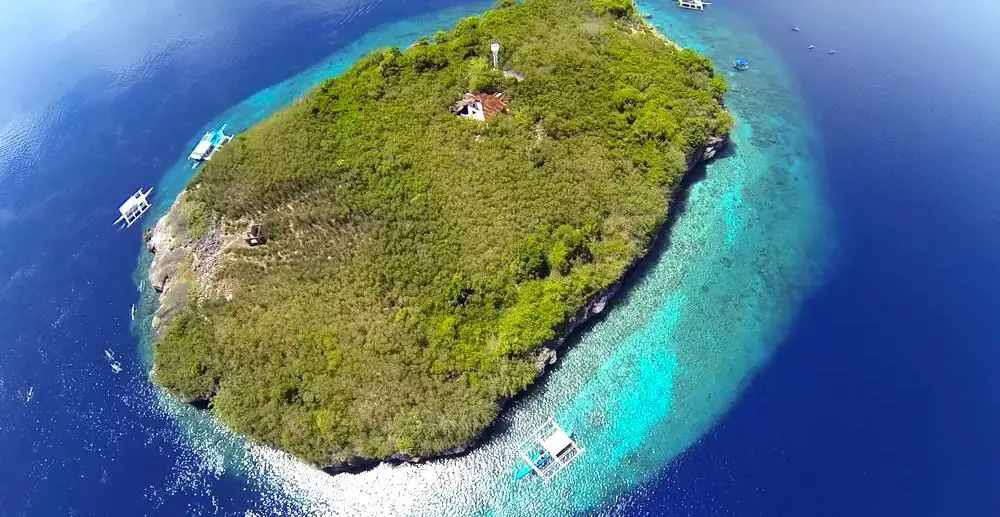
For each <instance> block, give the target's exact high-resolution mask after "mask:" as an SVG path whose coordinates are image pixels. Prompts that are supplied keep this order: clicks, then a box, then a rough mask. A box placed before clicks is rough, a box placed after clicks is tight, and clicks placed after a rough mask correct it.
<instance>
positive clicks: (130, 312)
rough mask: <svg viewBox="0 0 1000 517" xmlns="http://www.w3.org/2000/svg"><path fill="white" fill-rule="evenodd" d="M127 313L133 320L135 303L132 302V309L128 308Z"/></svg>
mask: <svg viewBox="0 0 1000 517" xmlns="http://www.w3.org/2000/svg"><path fill="white" fill-rule="evenodd" d="M128 314H129V316H130V317H131V318H132V320H133V321H134V320H135V304H134V303H133V304H132V309H131V310H129V312H128Z"/></svg>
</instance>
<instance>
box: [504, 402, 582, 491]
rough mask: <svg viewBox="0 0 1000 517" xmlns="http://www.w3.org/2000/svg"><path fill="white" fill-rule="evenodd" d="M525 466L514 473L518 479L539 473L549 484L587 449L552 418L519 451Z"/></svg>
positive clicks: (522, 444)
mask: <svg viewBox="0 0 1000 517" xmlns="http://www.w3.org/2000/svg"><path fill="white" fill-rule="evenodd" d="M518 449H519V451H518V452H519V454H520V456H521V459H522V460H524V463H525V464H524V465H522V466H521V468H520V469H518V471H517V472H516V473H515V474H514V479H515V480H520V479H522V478H524V477H527V476H528V475H529V474H532V473H534V474H536V475H538V477H540V478H542V480H543V481H545V482H546V483H548V482H549V481H551V480H552V478H554V477H555V476H556V474H558V473H559V472H560V471H562V470H563V469H564V468H566V467H568V466H569V465H570V464H571V463H573V462H574V461H576V460H577V458H579V457H580V455H581V454H583V451H584V449H583V448H582V447H580V446H579V445H577V443H576V440H574V439H573V437H572V436H571V433H569V432H567V431H566V430H565V429H563V428H562V427H561V426H560V425H559V424H558V423H556V421H555V419H553V418H550V419H548V420H547V421H546V422H545V423H544V424H542V426H541V427H539V428H538V429H536V430H535V432H533V433H531V436H530V437H529V438H528V439H527V440H525V441H524V442H523V443H521V446H520V447H519V448H518Z"/></svg>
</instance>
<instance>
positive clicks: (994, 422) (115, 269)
mask: <svg viewBox="0 0 1000 517" xmlns="http://www.w3.org/2000/svg"><path fill="white" fill-rule="evenodd" d="M816 4H819V5H816ZM488 6H489V4H488V3H485V2H463V1H447V2H430V1H429V0H413V1H407V0H383V1H377V0H375V1H358V0H332V1H331V0H309V1H304V0H266V1H260V2H254V3H252V4H250V3H225V4H223V3H216V2H202V3H198V4H196V3H192V2H185V1H180V0H168V1H166V2H160V3H157V4H155V5H145V4H144V5H138V4H133V3H126V2H123V1H121V0H42V1H39V2H31V3H23V2H22V3H14V2H9V3H4V4H0V74H2V75H0V77H3V80H2V81H0V314H2V315H3V316H2V318H0V414H2V415H3V416H4V418H3V419H2V420H0V459H2V465H3V466H2V468H0V472H2V473H3V481H4V483H3V486H2V488H0V515H129V516H131V515H279V514H280V515H313V514H315V515H323V514H430V515H441V514H457V515H466V514H472V513H478V514H492V515H563V514H590V513H597V514H602V515H661V514H671V515H872V514H886V513H891V514H908V515H997V514H1000V495H997V494H996V492H995V489H994V488H995V487H996V486H998V485H1000V445H998V444H997V442H996V441H995V440H994V437H996V436H1000V416H998V414H1000V412H998V410H1000V402H998V401H1000V398H998V393H1000V380H998V379H997V376H995V375H993V371H995V370H996V367H997V366H1000V356H998V354H1000V352H998V351H997V350H996V346H995V343H996V339H994V338H995V337H996V336H1000V328H998V327H1000V320H998V319H997V318H995V317H992V314H991V312H992V310H993V308H994V307H998V306H1000V304H998V302H1000V289H998V286H997V285H996V284H997V283H998V280H997V279H998V278H1000V275H998V274H997V273H998V271H997V269H998V266H997V261H996V260H995V259H994V258H993V255H994V254H995V253H996V250H998V249H1000V237H998V233H997V231H996V228H997V223H998V222H1000V212H998V210H997V208H996V203H995V201H996V200H997V199H998V195H997V194H998V192H1000V177H998V176H997V175H996V174H995V172H996V170H997V169H996V167H995V166H993V162H992V161H991V158H992V156H991V154H992V151H993V147H994V146H996V145H997V144H998V143H1000V123H998V122H997V120H998V115H1000V113H998V112H1000V108H997V107H996V103H995V102H994V101H995V99H997V98H1000V53H994V52H991V50H992V49H993V47H994V46H995V45H992V39H993V37H992V32H991V30H992V28H993V27H995V26H996V24H997V22H1000V5H994V3H991V2H988V1H986V0H972V1H970V2H967V3H965V4H963V6H962V9H961V11H958V10H953V9H954V8H953V7H951V8H950V7H949V6H948V5H946V4H938V3H931V2H917V3H914V2H904V1H902V0H887V1H884V2H880V3H876V4H864V5H863V6H862V5H861V4H852V3H845V2H838V3H833V2H829V3H804V2H794V1H792V0H769V1H766V2H765V1H764V0H746V1H743V2H733V1H716V2H714V3H713V5H712V6H710V7H709V8H708V10H706V11H705V12H699V13H694V12H686V11H681V10H678V9H675V8H674V7H672V6H671V5H670V4H669V2H667V1H666V0H642V1H640V2H639V6H640V8H641V10H642V11H643V12H646V13H649V15H650V23H652V24H654V25H655V26H657V27H658V28H659V29H660V30H662V31H663V32H664V33H666V34H667V35H668V37H670V38H671V39H672V40H674V41H676V42H677V43H680V44H681V45H684V46H687V47H691V48H695V49H697V50H699V51H701V52H704V53H705V54H706V55H708V56H709V57H710V58H711V59H712V60H713V61H714V62H715V63H716V65H717V67H718V69H719V70H720V73H724V74H726V76H727V78H728V79H729V81H730V85H731V89H730V93H729V94H728V96H727V103H728V105H729V107H730V109H731V110H732V111H733V112H734V114H735V115H736V116H737V119H738V125H737V128H736V130H735V131H734V133H733V142H734V145H733V148H732V151H731V152H730V153H728V154H727V155H726V156H725V157H723V158H722V159H720V160H717V161H716V162H714V163H713V164H711V165H709V166H708V167H706V168H705V170H703V171H699V172H698V173H697V174H696V175H695V176H694V177H693V179H692V184H691V186H690V188H689V190H688V194H687V196H686V197H685V199H684V200H683V201H682V202H681V203H679V204H678V205H677V206H676V207H675V210H674V212H673V213H672V220H673V222H672V223H671V225H670V232H669V235H668V236H667V237H666V238H664V239H661V241H659V242H658V243H657V245H656V246H655V247H654V250H653V253H652V254H651V256H650V259H649V260H647V261H646V262H645V263H644V264H643V266H642V267H641V268H640V269H639V271H637V272H636V273H635V274H634V275H632V276H631V277H630V278H629V282H628V287H629V289H628V291H627V293H625V294H624V295H623V296H622V297H620V298H619V299H618V300H617V301H616V302H615V303H614V304H613V307H611V308H610V309H609V310H608V311H607V313H606V314H605V315H604V316H603V317H602V318H601V319H600V321H598V322H596V323H594V324H593V325H590V326H588V328H587V329H585V330H584V331H583V332H581V334H580V335H579V336H578V338H577V339H575V340H574V343H573V344H572V347H571V348H570V349H569V350H568V351H567V352H563V353H562V355H563V357H562V359H561V361H560V364H559V366H558V368H557V369H556V370H555V371H554V372H553V373H552V374H551V375H549V376H548V378H547V379H546V381H545V383H544V384H542V385H541V386H540V387H539V388H538V389H535V390H533V391H532V392H531V393H530V394H529V395H528V396H526V397H524V398H522V399H520V401H519V402H518V404H516V407H514V408H513V409H512V410H511V411H509V412H507V413H505V415H504V416H503V418H502V419H501V421H500V422H499V423H498V425H497V432H496V433H495V434H494V436H493V438H491V439H490V440H489V441H487V443H485V444H484V445H483V446H482V447H480V448H479V449H477V450H476V451H474V452H473V453H471V454H469V455H467V456H464V457H461V458H455V459H449V460H443V461H437V462H432V463H430V464H427V465H421V466H412V465H402V466H389V465H382V466H380V467H378V468H376V469H374V470H372V471H369V472H365V473H361V474H357V475H351V474H346V475H338V476H333V477H331V476H327V475H325V474H322V473H319V472H317V471H315V470H313V469H311V468H309V467H306V466H304V465H301V464H299V463H298V462H296V461H295V460H293V459H291V458H289V457H287V456H285V455H283V454H281V453H279V452H276V451H273V450H270V449H266V448H262V447H259V446H255V445H251V444H248V443H246V442H245V441H244V440H242V439H241V438H240V437H238V436H234V435H233V434H232V433H229V432H228V431H226V430H225V429H223V428H221V427H219V426H218V425H216V424H215V423H214V422H212V421H211V419H209V418H207V416H206V415H205V414H204V413H201V412H198V411H195V410H193V409H191V408H188V407H186V406H184V405H182V404H179V403H177V402H176V401H174V400H172V399H170V398H169V397H167V396H164V395H163V394H162V393H160V392H159V391H158V390H157V389H155V388H154V387H152V386H151V385H150V384H149V382H148V380H147V372H148V368H149V346H150V345H149V335H148V323H149V318H150V317H151V313H152V310H153V308H154V306H155V305H154V304H155V296H154V295H153V293H152V292H151V291H150V289H149V287H148V286H147V285H145V282H143V276H144V268H145V267H146V265H147V264H148V255H145V254H144V253H143V251H142V229H143V228H147V227H149V226H150V225H152V224H153V223H154V222H155V218H156V217H157V216H158V215H159V214H162V213H163V211H165V210H166V208H167V207H168V206H169V204H170V203H171V201H172V199H173V197H174V196H176V194H177V193H178V192H179V191H180V190H181V189H182V188H183V186H184V184H185V183H186V182H187V181H188V180H189V179H190V177H191V174H192V172H193V171H192V170H191V168H190V166H189V165H188V164H186V163H185V162H184V160H183V158H184V157H185V156H186V154H187V151H188V150H189V149H190V147H191V146H193V144H194V143H195V142H196V141H197V139H198V138H199V137H200V135H201V133H203V132H204V131H205V130H207V129H208V128H211V127H214V126H216V125H218V124H221V123H228V124H229V125H230V127H231V128H235V129H237V130H239V129H244V128H246V127H249V126H250V125H252V124H253V123H255V122H256V121H259V120H260V119H262V118H263V117H266V116H267V115H268V114H269V113H272V112H273V111H275V110H277V109H280V108H281V107H283V106H285V105H287V104H288V103H290V102H292V101H294V99H295V98H297V97H298V96H300V95H302V94H303V93H305V92H307V91H308V90H309V88H310V87H312V86H313V85H315V84H316V83H317V82H319V81H321V80H322V79H324V78H326V77H331V76H334V75H336V74H337V73H339V72H340V71H342V70H344V69H345V68H346V67H348V66H350V64H351V63H352V62H353V61H355V60H356V59H357V58H358V57H360V56H362V55H363V54H364V53H365V52H367V51H369V50H371V49H374V48H378V47H381V46H386V45H398V46H406V45H408V44H409V43H410V42H412V41H414V40H415V39H416V38H417V37H419V36H421V35H424V34H429V33H433V32H434V31H435V30H437V29H439V28H446V27H448V26H449V25H451V24H452V23H454V21H456V20H457V19H459V18H461V17H463V16H466V15H470V14H474V13H476V12H479V11H482V10H483V9H485V8H487V7H488ZM793 27H798V28H800V30H799V31H793V30H792V28H793ZM809 45H815V46H816V48H815V49H813V50H809V49H808V46H809ZM828 50H834V51H835V53H833V54H828V53H827V51H828ZM738 57H745V58H746V59H748V60H749V61H750V63H751V68H750V70H748V71H746V72H736V71H734V70H732V69H731V63H732V61H733V60H735V59H736V58H738ZM140 186H145V187H148V186H152V187H154V189H155V190H154V210H153V211H152V212H151V213H150V214H148V215H147V216H146V218H145V219H144V221H143V225H144V226H143V228H137V227H133V228H131V229H129V230H124V231H122V230H117V229H115V228H114V227H113V226H112V224H111V223H112V221H114V219H115V217H117V212H116V208H117V205H118V204H119V203H120V202H121V201H122V199H124V198H125V197H126V196H127V195H128V194H130V193H131V192H134V191H135V189H137V188H138V187H140ZM133 303H135V304H136V305H137V306H138V307H137V309H138V310H137V314H136V319H135V320H134V321H132V320H131V318H130V314H129V313H130V307H131V305H132V304H133ZM105 349H108V350H110V351H112V352H114V354H115V355H116V357H117V358H118V359H119V361H120V362H121V364H122V365H123V367H124V370H123V371H122V372H121V373H120V374H115V373H114V372H112V371H111V369H110V368H109V365H108V361H107V360H106V358H105V355H104V350H105ZM553 415H554V416H556V418H557V419H559V420H560V422H562V423H564V424H566V425H568V426H570V427H572V428H573V429H574V433H575V434H576V435H577V436H578V438H579V440H580V442H581V444H582V445H584V446H585V447H586V448H587V451H586V452H585V453H584V455H583V456H582V457H581V459H580V461H579V462H577V464H575V465H574V466H573V467H572V468H571V469H569V470H567V471H566V472H565V473H564V474H563V475H561V476H560V477H559V478H558V479H556V480H555V481H554V482H553V483H552V484H550V485H542V484H541V483H538V482H537V480H530V479H529V480H525V481H522V482H514V481H513V479H512V475H513V472H514V471H516V469H517V459H516V457H515V456H514V454H513V447H514V445H515V444H516V443H517V442H518V441H519V440H520V439H521V438H522V437H523V436H524V435H525V434H526V433H527V432H528V430H530V429H531V428H532V427H533V426H535V425H537V424H538V423H540V422H542V421H543V420H544V419H545V418H548V417H549V416H553Z"/></svg>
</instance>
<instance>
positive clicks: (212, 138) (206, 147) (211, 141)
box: [188, 125, 233, 165]
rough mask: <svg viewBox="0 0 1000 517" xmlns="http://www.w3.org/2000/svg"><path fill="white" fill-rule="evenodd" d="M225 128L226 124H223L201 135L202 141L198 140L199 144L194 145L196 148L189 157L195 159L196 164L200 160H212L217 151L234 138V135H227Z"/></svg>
mask: <svg viewBox="0 0 1000 517" xmlns="http://www.w3.org/2000/svg"><path fill="white" fill-rule="evenodd" d="M225 130H226V125H223V126H222V127H220V128H219V129H214V130H212V131H209V132H207V133H205V135H204V136H202V137H201V141H199V142H198V145H196V146H194V150H193V151H191V154H190V155H188V159H190V160H194V161H195V165H197V164H198V163H199V162H203V161H206V160H211V159H212V155H214V154H215V151H218V150H219V149H220V148H222V146H223V145H226V144H227V143H229V141H230V140H232V139H233V136H232V135H227V134H226V133H225Z"/></svg>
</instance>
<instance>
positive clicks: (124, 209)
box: [115, 188, 153, 228]
mask: <svg viewBox="0 0 1000 517" xmlns="http://www.w3.org/2000/svg"><path fill="white" fill-rule="evenodd" d="M152 192H153V189H152V188H149V189H147V190H146V191H145V192H143V191H142V189H141V188H140V189H139V190H137V191H136V192H135V194H132V197H130V198H128V199H126V200H125V202H124V203H122V205H121V206H120V207H118V213H120V214H121V215H120V216H118V220H117V221H115V226H117V225H119V224H121V225H122V226H121V227H122V228H128V227H129V226H132V224H133V223H135V222H136V221H138V220H139V218H140V217H142V214H145V213H146V210H149V199H147V198H148V197H149V194H150V193H152Z"/></svg>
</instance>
